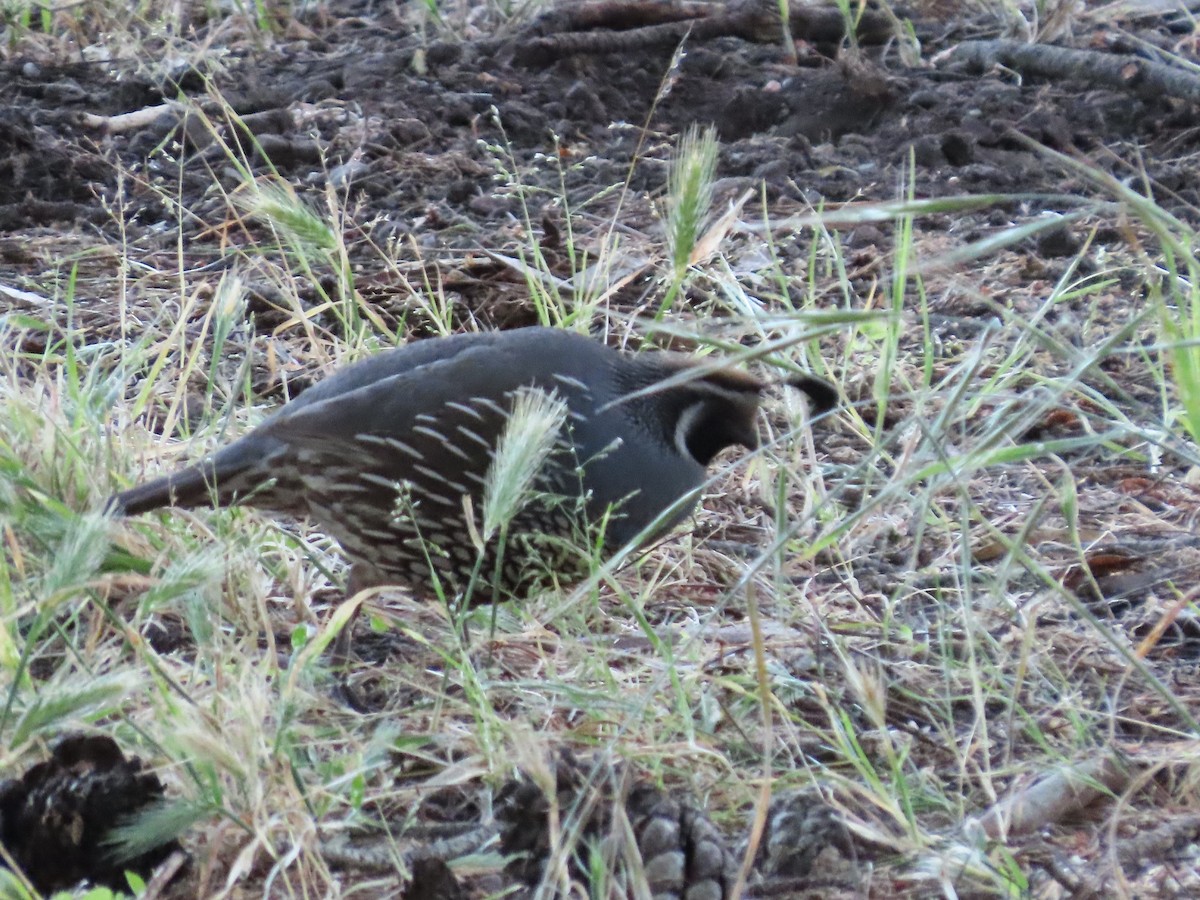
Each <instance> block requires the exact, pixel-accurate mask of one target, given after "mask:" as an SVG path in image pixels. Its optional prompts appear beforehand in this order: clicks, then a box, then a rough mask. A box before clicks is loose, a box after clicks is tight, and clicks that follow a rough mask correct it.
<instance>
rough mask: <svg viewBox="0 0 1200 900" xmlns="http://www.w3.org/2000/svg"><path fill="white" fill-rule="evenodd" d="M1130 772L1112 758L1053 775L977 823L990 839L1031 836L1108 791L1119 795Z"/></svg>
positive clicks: (1126, 783)
mask: <svg viewBox="0 0 1200 900" xmlns="http://www.w3.org/2000/svg"><path fill="white" fill-rule="evenodd" d="M1129 778H1130V775H1129V770H1128V769H1127V768H1126V767H1125V766H1123V765H1122V764H1121V763H1120V762H1118V761H1117V760H1116V759H1115V758H1114V757H1112V756H1105V757H1103V758H1101V759H1098V760H1092V761H1089V762H1086V763H1082V764H1080V765H1077V766H1068V767H1065V768H1062V769H1059V770H1058V771H1056V772H1051V773H1050V774H1049V775H1046V776H1044V777H1042V778H1040V779H1038V780H1037V781H1035V782H1034V783H1033V784H1031V785H1029V786H1028V787H1026V788H1024V789H1023V790H1021V791H1019V792H1018V793H1016V794H1013V795H1011V796H1009V797H1007V798H1005V799H1004V800H1001V801H1000V802H999V803H997V804H995V805H994V806H993V807H992V808H991V809H989V810H988V811H987V812H985V813H984V814H983V815H982V816H980V817H979V819H978V820H976V822H975V823H974V827H975V828H979V829H982V830H983V833H984V834H986V835H987V836H988V837H989V838H991V839H993V840H1002V839H1004V838H1010V837H1020V836H1022V835H1027V834H1032V833H1033V832H1035V831H1038V830H1039V829H1041V828H1044V827H1045V826H1047V825H1051V824H1053V823H1055V822H1058V821H1060V820H1061V819H1062V818H1063V817H1064V816H1067V815H1069V814H1071V813H1073V812H1078V811H1079V810H1081V809H1083V808H1084V807H1086V806H1088V805H1089V804H1091V803H1092V802H1094V801H1095V800H1097V799H1098V798H1100V797H1101V796H1103V795H1104V794H1105V793H1106V792H1107V793H1112V794H1119V793H1120V792H1121V791H1123V790H1124V789H1125V788H1126V787H1127V786H1128V784H1129Z"/></svg>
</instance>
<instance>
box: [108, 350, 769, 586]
mask: <svg viewBox="0 0 1200 900" xmlns="http://www.w3.org/2000/svg"><path fill="white" fill-rule="evenodd" d="M693 365H694V362H693V361H691V360H687V359H684V358H680V357H678V356H675V355H671V354H665V353H663V354H658V353H641V354H624V353H621V352H619V351H616V350H613V349H611V348H609V347H606V346H605V345H603V344H601V343H598V342H596V341H594V340H591V339H589V338H586V337H583V336H581V335H577V334H573V333H570V332H566V331H561V330H556V329H549V328H526V329H518V330H515V331H507V332H491V333H483V334H470V335H457V336H454V337H448V338H437V339H431V340H426V341H419V342H415V343H412V344H409V345H408V346H406V347H403V348H400V349H397V350H391V351H387V352H385V353H380V354H377V355H376V356H373V357H370V358H368V359H366V360H363V361H362V362H359V363H356V364H354V365H351V366H348V367H347V368H345V369H343V370H341V371H339V372H338V373H337V374H335V375H333V376H331V377H330V378H328V379H326V380H324V381H322V382H320V383H319V384H317V385H315V386H314V387H312V388H310V389H309V390H308V391H306V392H305V393H303V394H302V395H301V396H300V397H299V398H298V399H297V400H295V401H293V402H292V403H289V404H287V405H286V406H284V407H283V408H282V409H281V410H280V411H279V412H277V413H276V414H275V415H274V416H272V417H271V418H269V419H268V420H267V421H265V422H264V423H263V424H262V425H260V426H259V427H258V428H256V429H254V430H253V431H251V432H250V433H249V434H247V435H246V436H245V437H243V438H241V439H240V440H238V441H235V442H234V443H232V444H230V445H228V446H227V447H225V448H223V449H221V450H219V451H217V452H216V453H215V454H213V455H212V456H211V457H209V458H208V459H206V460H204V461H202V462H200V463H198V464H196V465H194V466H191V467H189V468H185V469H183V470H181V471H179V472H176V473H174V474H172V475H168V476H167V477H165V478H161V479H159V480H157V481H153V482H150V483H148V484H145V485H142V486H139V487H135V488H133V489H131V490H128V491H125V492H123V493H120V494H117V495H116V496H115V497H113V498H112V499H111V500H110V501H109V503H110V508H112V509H114V510H116V511H120V512H124V513H126V514H136V513H140V512H143V511H146V510H150V509H155V508H158V507H162V506H181V507H192V506H210V505H217V506H221V505H227V504H230V503H234V502H239V501H240V502H245V503H247V504H250V505H253V506H256V507H259V508H262V509H266V510H271V511H275V512H280V513H284V514H288V515H293V516H297V517H311V518H312V519H314V520H315V521H316V522H317V523H318V524H320V525H321V526H322V527H323V528H325V529H326V530H327V531H328V532H329V533H330V534H331V535H333V536H334V537H336V538H337V539H338V541H339V542H340V543H341V544H342V547H343V549H344V550H345V552H346V555H347V556H348V557H349V558H350V560H351V562H352V563H353V564H354V569H355V571H356V572H358V573H359V575H360V583H361V582H362V581H371V582H376V583H391V584H401V585H407V586H411V587H413V588H415V589H418V590H424V591H428V590H429V589H430V588H431V586H432V583H433V582H434V580H435V579H436V580H437V582H438V583H439V586H440V587H442V588H443V589H444V588H446V587H449V588H450V589H452V590H458V589H460V588H461V586H462V585H463V584H465V583H466V582H467V581H468V580H469V579H471V578H473V577H474V574H477V573H478V571H479V570H480V566H479V559H478V552H477V547H476V545H475V544H474V543H473V536H477V535H478V532H479V528H478V526H479V523H478V521H474V522H468V521H467V519H466V516H467V515H468V513H467V511H468V510H474V511H475V512H476V514H477V513H478V511H479V510H480V509H481V508H482V506H483V499H484V498H483V494H484V485H485V484H486V482H487V477H488V472H489V468H490V467H491V466H492V464H493V461H494V459H495V456H496V447H497V444H498V442H499V440H500V436H501V435H502V434H504V433H505V430H506V428H507V426H508V422H509V413H510V411H511V410H512V407H513V403H514V398H515V397H516V396H517V395H518V394H519V393H520V392H522V391H528V390H538V391H541V392H544V393H545V394H546V395H549V396H552V397H554V398H556V399H558V400H560V401H561V402H562V403H563V404H564V407H565V412H566V418H565V424H564V428H563V430H562V434H561V435H560V443H561V442H565V443H566V444H567V447H566V452H556V453H554V454H551V455H550V456H548V457H547V458H546V461H545V469H546V471H544V472H543V473H541V476H540V481H539V486H540V487H541V488H545V487H546V486H548V485H549V486H551V487H552V488H553V490H554V491H555V492H556V493H558V494H560V495H563V497H562V499H565V500H566V501H567V502H561V503H557V504H553V505H550V506H545V507H535V506H533V505H531V506H530V507H529V509H527V510H524V511H522V512H521V513H518V515H517V518H516V519H515V520H514V522H513V528H512V532H513V533H514V534H515V536H516V537H518V538H520V537H521V535H525V536H526V537H528V538H529V539H530V540H533V539H536V540H537V541H541V542H542V543H543V544H544V543H546V542H547V540H548V541H549V542H551V543H552V542H553V539H555V538H560V537H561V538H563V539H564V540H567V539H576V538H578V536H579V534H580V533H581V531H583V532H586V527H587V522H589V521H590V522H598V521H601V520H608V526H607V529H606V532H605V546H606V547H608V548H609V549H615V548H616V547H618V546H622V545H624V544H625V543H627V542H629V541H632V540H636V539H637V538H638V537H639V536H642V537H644V536H645V535H646V532H647V526H650V525H651V524H652V523H653V524H654V525H655V527H654V528H653V529H650V531H652V532H654V533H658V532H661V531H662V530H664V529H665V528H667V527H670V525H672V524H674V523H675V522H677V521H678V520H679V519H680V518H682V517H683V516H685V515H686V514H687V512H688V510H689V509H690V506H691V503H692V502H693V501H692V499H691V498H692V495H693V494H694V492H695V491H696V489H697V488H699V487H700V485H702V484H703V482H704V478H705V468H706V467H707V466H708V464H709V463H710V462H711V461H712V460H713V458H714V457H715V456H716V455H717V454H719V453H720V452H721V451H722V450H724V449H725V448H727V447H731V446H735V445H741V446H744V447H749V448H752V447H755V446H756V445H757V441H758V434H757V423H756V418H757V411H758V406H759V401H760V398H761V392H762V389H763V383H762V382H761V381H759V380H758V379H756V378H754V377H752V376H750V375H748V374H745V373H742V372H738V371H733V370H717V371H705V372H704V373H703V374H699V373H697V375H696V377H694V378H680V377H678V376H680V375H681V374H686V373H687V371H688V370H689V369H691V368H692V367H693ZM657 385H662V386H661V387H656V386H657ZM560 449H561V448H560ZM572 501H574V502H572ZM610 511H615V512H614V513H613V514H612V515H611V516H610V515H609V513H610ZM585 520H586V521H585ZM535 542H536V541H535ZM509 546H510V552H517V553H518V554H519V553H520V552H521V551H520V548H521V547H523V546H531V544H530V542H529V541H525V542H522V540H520V539H518V540H515V541H512V542H510V545H509ZM514 548H515V551H514ZM510 562H512V563H513V565H509V563H510ZM521 562H522V561H521V560H520V559H516V560H512V561H510V560H509V559H507V558H506V559H505V566H504V567H503V573H502V577H503V578H504V579H505V580H506V581H508V582H509V583H506V584H493V585H492V587H493V588H496V589H503V590H504V591H505V592H506V593H511V592H512V591H516V590H520V589H521V588H522V581H521V579H522V576H521V575H520V574H519V573H520V572H521V571H522V569H523V567H522V565H521ZM539 564H542V565H544V564H545V560H539ZM483 569H484V570H485V571H491V569H490V568H489V567H488V566H486V565H485V566H484V567H483ZM569 574H570V573H568V572H564V573H563V575H564V577H566V576H567V575H569ZM477 599H487V597H486V596H482V597H479V598H477Z"/></svg>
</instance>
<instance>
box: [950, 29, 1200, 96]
mask: <svg viewBox="0 0 1200 900" xmlns="http://www.w3.org/2000/svg"><path fill="white" fill-rule="evenodd" d="M946 60H949V61H952V62H956V63H963V64H965V65H966V66H968V67H970V68H973V69H977V70H980V71H987V70H988V69H992V68H994V67H996V66H1004V67H1005V68H1008V69H1012V70H1013V71H1015V72H1018V73H1020V74H1021V75H1036V76H1039V77H1042V78H1053V79H1059V80H1064V81H1065V80H1067V79H1072V78H1074V79H1082V80H1085V81H1092V82H1094V83H1095V84H1097V85H1104V86H1107V87H1113V88H1118V89H1120V90H1125V91H1131V92H1134V93H1137V94H1140V95H1143V96H1162V95H1166V96H1169V97H1176V98H1178V99H1180V100H1186V101H1187V102H1189V103H1200V78H1198V77H1197V76H1196V75H1194V74H1192V73H1191V72H1188V71H1186V70H1184V69H1181V68H1177V67H1176V66H1171V65H1167V64H1166V63H1159V62H1153V61H1151V60H1147V59H1141V58H1139V57H1136V56H1128V55H1121V56H1116V55H1113V54H1111V53H1101V52H1098V51H1095V50H1072V49H1069V48H1067V47H1052V46H1050V45H1048V44H1023V43H1021V42H1020V41H1006V40H994V41H963V42H962V43H961V44H959V45H958V46H957V47H955V48H954V49H953V50H950V51H949V52H947V53H946V54H944V55H943V56H942V57H940V58H939V59H938V60H937V61H938V62H944V61H946Z"/></svg>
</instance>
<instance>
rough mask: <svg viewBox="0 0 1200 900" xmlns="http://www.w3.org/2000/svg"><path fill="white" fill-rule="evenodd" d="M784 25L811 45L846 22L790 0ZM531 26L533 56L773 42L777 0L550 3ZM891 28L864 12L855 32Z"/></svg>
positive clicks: (876, 35) (883, 35)
mask: <svg viewBox="0 0 1200 900" xmlns="http://www.w3.org/2000/svg"><path fill="white" fill-rule="evenodd" d="M788 24H789V30H790V31H791V34H792V37H793V38H796V39H799V40H805V41H810V42H813V43H820V44H830V43H838V42H840V41H841V40H842V39H843V38H844V37H845V36H846V22H845V20H844V19H843V18H842V15H841V13H840V12H839V11H838V10H837V9H836V8H833V7H818V8H814V7H811V6H808V5H805V4H802V3H799V2H796V0H793V2H791V3H790V4H789V8H788ZM534 28H535V30H536V31H537V32H539V33H540V34H541V35H542V36H540V37H535V38H533V39H531V40H529V41H527V42H526V44H525V46H524V50H523V55H524V56H525V58H526V59H527V60H529V61H531V62H549V61H552V60H554V59H559V58H561V57H565V56H574V55H578V54H602V53H629V52H633V51H637V50H646V49H651V48H662V49H669V48H673V47H675V46H677V45H678V44H679V42H680V41H682V40H683V39H684V38H685V37H688V38H690V39H691V40H695V41H704V40H711V39H713V38H718V37H740V38H742V39H743V40H747V41H752V42H756V43H773V42H775V41H778V40H780V39H781V38H782V37H783V24H782V20H781V19H780V16H779V5H778V3H776V2H775V0H732V2H730V3H727V4H714V3H695V2H687V0H668V2H656V0H595V2H591V3H582V4H579V5H577V6H570V5H564V6H560V7H558V8H556V9H553V10H551V11H550V12H549V13H547V14H546V15H544V16H542V17H541V18H539V19H538V20H537V22H535V24H534ZM892 30H893V25H892V22H891V20H890V19H888V18H887V17H886V16H884V15H882V14H881V13H877V12H874V11H872V10H868V11H866V12H865V13H864V14H863V15H862V16H861V17H860V18H859V19H858V22H857V27H856V29H855V37H856V38H857V39H858V40H859V41H861V42H863V43H877V42H880V41H883V40H886V39H887V38H888V37H889V36H891V34H892Z"/></svg>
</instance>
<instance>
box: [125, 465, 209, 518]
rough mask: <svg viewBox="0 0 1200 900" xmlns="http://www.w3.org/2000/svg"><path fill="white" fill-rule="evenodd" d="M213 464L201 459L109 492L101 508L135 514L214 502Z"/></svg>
mask: <svg viewBox="0 0 1200 900" xmlns="http://www.w3.org/2000/svg"><path fill="white" fill-rule="evenodd" d="M214 468H215V467H214V466H213V464H212V462H211V461H205V462H203V463H201V464H199V465H196V466H192V467H190V468H187V469H184V470H183V471H181V472H174V473H172V474H171V475H166V476H164V477H162V478H156V479H155V480H154V481H150V482H147V483H146V484H139V485H138V486H137V487H134V488H130V489H129V490H127V491H121V492H120V493H119V494H113V495H112V496H111V497H109V498H108V502H107V503H106V504H105V507H104V508H105V511H106V512H109V513H112V514H114V515H123V516H136V515H138V514H140V513H144V512H148V511H150V510H152V509H160V508H161V507H164V506H178V507H181V508H184V509H187V508H190V507H194V506H214V505H216V503H215V501H216V500H217V492H216V488H215V480H216V479H215V472H214Z"/></svg>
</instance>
